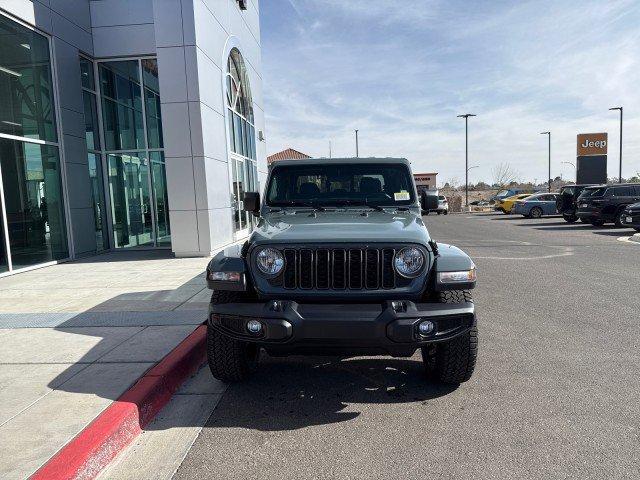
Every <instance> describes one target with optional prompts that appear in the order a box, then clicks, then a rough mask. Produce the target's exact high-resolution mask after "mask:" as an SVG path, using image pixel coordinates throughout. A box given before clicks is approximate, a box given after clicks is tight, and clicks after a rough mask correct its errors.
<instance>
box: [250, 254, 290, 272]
mask: <svg viewBox="0 0 640 480" xmlns="http://www.w3.org/2000/svg"><path fill="white" fill-rule="evenodd" d="M256 263H257V264H258V269H259V270H260V271H261V272H262V273H264V274H265V275H277V274H278V273H280V271H281V270H282V267H284V257H283V256H282V254H281V253H280V252H279V251H278V250H276V249H275V248H263V249H262V250H260V251H259V252H258V255H257V256H256Z"/></svg>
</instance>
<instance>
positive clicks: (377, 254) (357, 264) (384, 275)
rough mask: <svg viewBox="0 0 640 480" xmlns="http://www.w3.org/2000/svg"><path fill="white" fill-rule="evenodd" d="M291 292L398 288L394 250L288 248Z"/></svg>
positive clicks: (286, 271)
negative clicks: (394, 265)
mask: <svg viewBox="0 0 640 480" xmlns="http://www.w3.org/2000/svg"><path fill="white" fill-rule="evenodd" d="M282 254H283V255H284V259H285V268H284V273H283V279H282V281H283V286H284V288H287V289H296V288H299V289H303V290H310V289H314V288H315V289H318V290H329V289H331V290H361V289H369V290H377V289H390V288H395V287H396V273H395V270H394V269H393V257H394V255H395V249H393V248H314V249H310V248H300V249H294V248H286V249H284V250H283V251H282Z"/></svg>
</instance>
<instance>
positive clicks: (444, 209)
mask: <svg viewBox="0 0 640 480" xmlns="http://www.w3.org/2000/svg"><path fill="white" fill-rule="evenodd" d="M436 213H437V214H438V215H440V214H444V215H447V214H448V213H449V201H448V200H447V197H445V196H444V195H438V208H437V209H436Z"/></svg>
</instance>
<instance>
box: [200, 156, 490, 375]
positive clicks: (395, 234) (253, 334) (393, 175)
mask: <svg viewBox="0 0 640 480" xmlns="http://www.w3.org/2000/svg"><path fill="white" fill-rule="evenodd" d="M423 198H424V202H425V203H424V204H423V205H422V208H423V209H424V210H433V209H435V208H437V203H436V202H437V197H436V196H434V195H424V196H423ZM420 207H421V205H420V202H419V201H418V195H417V192H416V187H415V185H414V182H413V175H412V174H411V169H410V165H409V162H408V161H407V160H405V159H389V158H384V159H373V158H369V159H353V158H349V159H333V160H331V162H327V160H326V159H318V160H314V159H305V160H295V161H280V162H278V163H277V164H275V165H274V166H273V167H272V169H271V171H270V172H269V175H268V178H267V182H266V189H265V197H264V199H262V201H261V200H260V195H259V194H258V193H246V194H245V197H244V208H245V209H246V210H247V211H249V212H251V213H252V214H253V215H256V216H257V217H259V221H258V223H257V226H256V228H255V229H254V231H253V232H252V234H251V236H250V237H249V239H248V240H247V241H246V242H245V243H244V244H243V245H239V246H235V247H231V248H227V249H226V250H224V251H223V252H221V253H219V254H218V255H216V256H215V257H214V258H213V259H212V260H211V262H210V263H209V265H208V267H207V273H206V275H207V283H208V286H209V288H211V289H212V290H213V294H212V297H211V304H210V307H209V316H208V322H207V327H208V328H207V353H208V362H209V366H210V368H211V371H212V373H213V375H214V377H216V378H218V379H220V380H223V381H225V382H234V381H240V380H243V379H245V378H246V377H247V375H249V374H250V373H251V371H252V370H253V369H254V368H256V365H257V362H258V359H259V356H260V352H261V350H264V351H265V352H266V353H268V354H269V355H274V356H280V355H291V354H310V355H346V356H355V355H377V354H389V355H392V356H394V357H410V356H412V355H413V354H414V352H415V351H416V349H418V348H419V349H420V350H421V353H422V359H423V362H424V366H425V368H426V370H427V372H428V373H429V374H430V375H431V376H432V378H435V379H436V380H438V381H441V382H445V383H452V384H459V383H461V382H464V381H467V380H469V378H470V377H471V374H472V372H473V370H474V366H475V363H476V355H477V346H478V343H477V342H478V337H477V335H478V331H477V326H476V317H475V310H474V305H473V301H472V298H471V292H470V290H471V289H472V288H474V286H475V283H476V270H475V265H474V263H473V262H472V260H471V259H470V258H469V257H468V256H467V255H466V254H465V253H464V252H462V251H461V250H460V249H458V248H456V247H454V246H451V245H446V244H443V243H436V242H435V241H434V240H433V239H432V238H431V236H430V235H429V232H428V231H427V227H426V226H425V224H424V223H423V221H422V217H421V215H420Z"/></svg>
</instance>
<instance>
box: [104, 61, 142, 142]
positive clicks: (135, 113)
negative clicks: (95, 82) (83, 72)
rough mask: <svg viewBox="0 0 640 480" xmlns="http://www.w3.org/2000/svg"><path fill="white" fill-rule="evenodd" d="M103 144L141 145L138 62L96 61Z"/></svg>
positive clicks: (140, 101)
mask: <svg viewBox="0 0 640 480" xmlns="http://www.w3.org/2000/svg"><path fill="white" fill-rule="evenodd" d="M100 81H101V86H102V97H103V98H102V105H103V113H102V115H103V123H104V137H105V148H106V149H107V150H129V149H141V148H145V141H144V124H143V119H142V100H141V89H140V82H139V72H138V62H137V61H135V60H129V61H124V62H104V63H101V64H100Z"/></svg>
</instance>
